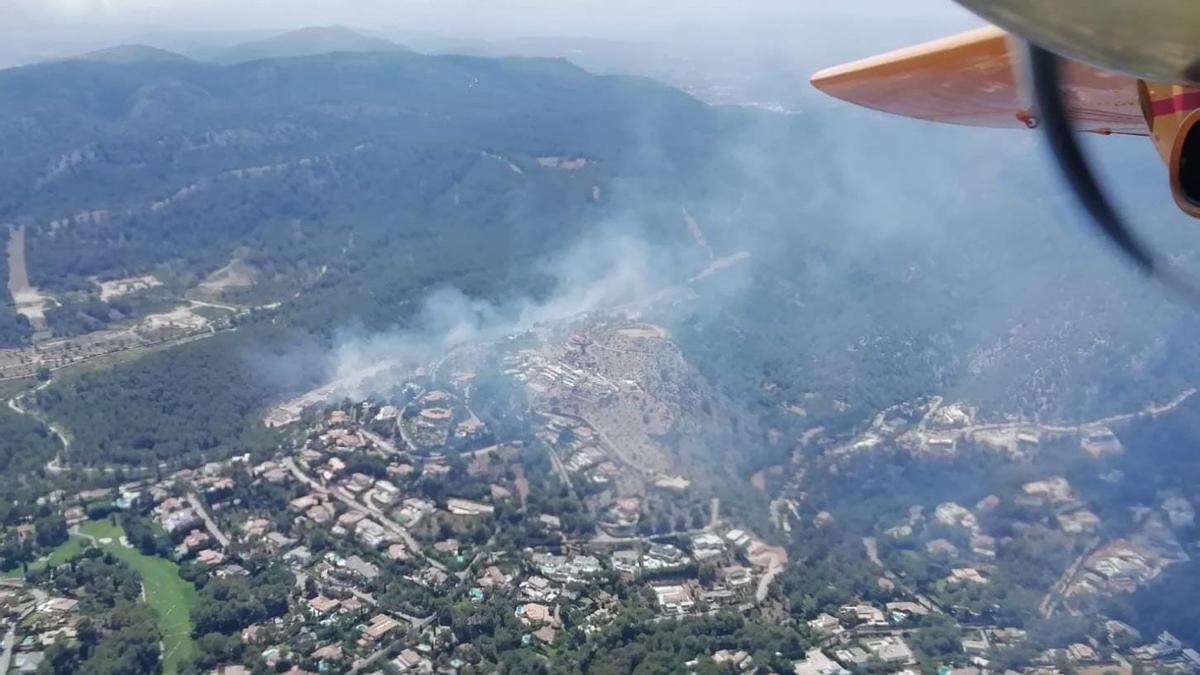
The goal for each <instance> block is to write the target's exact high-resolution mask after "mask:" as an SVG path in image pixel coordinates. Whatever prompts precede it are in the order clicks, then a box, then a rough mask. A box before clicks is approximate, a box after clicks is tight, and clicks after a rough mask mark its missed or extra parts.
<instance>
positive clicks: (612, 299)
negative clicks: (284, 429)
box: [329, 225, 682, 395]
mask: <svg viewBox="0 0 1200 675" xmlns="http://www.w3.org/2000/svg"><path fill="white" fill-rule="evenodd" d="M614 229H616V230H620V231H616V232H614V231H613V230H614ZM664 259H667V257H666V256H661V255H657V254H656V253H655V247H654V246H653V245H651V244H650V243H648V242H647V241H645V240H644V239H642V238H640V237H638V236H637V235H636V234H634V233H633V232H631V231H629V228H622V227H621V226H619V225H617V226H610V227H601V228H598V230H597V231H594V232H592V233H590V234H588V235H585V236H584V238H583V239H581V240H580V241H579V242H577V243H576V244H574V245H573V246H571V247H570V248H569V249H568V250H566V251H565V252H563V253H561V254H559V255H556V256H554V257H553V258H552V259H550V260H548V261H546V262H545V263H544V264H543V265H542V266H541V267H542V269H541V270H540V271H542V272H543V273H544V274H545V275H546V276H548V277H550V278H551V279H552V280H553V290H552V292H551V293H550V295H549V297H547V298H545V299H542V300H535V299H533V298H530V297H515V298H512V299H510V300H508V301H503V302H489V301H487V300H481V299H478V298H472V297H469V296H467V295H466V294H464V293H463V292H462V291H461V290H459V289H456V288H453V287H442V288H438V289H436V290H434V291H432V292H431V293H430V294H429V295H428V296H427V297H426V298H425V299H424V301H423V302H422V306H421V309H420V311H419V312H418V313H417V315H416V316H415V318H414V319H413V320H412V321H411V322H410V323H409V324H408V325H406V326H404V327H397V328H395V329H392V330H388V331H384V332H381V333H364V332H363V331H362V330H353V331H348V332H345V333H343V334H341V335H339V336H337V339H336V346H335V347H334V348H333V350H332V352H331V355H330V358H329V361H330V363H331V369H332V371H333V373H334V379H335V380H337V381H343V382H355V379H356V375H357V374H361V373H364V372H370V371H371V369H372V368H373V367H374V366H377V365H378V364H380V363H425V362H428V361H430V360H433V359H436V358H437V357H438V356H440V355H442V354H444V353H446V352H447V351H449V350H451V349H453V348H454V347H457V346H460V345H464V344H468V343H479V342H489V341H494V340H499V339H503V338H504V337H505V336H508V335H513V334H517V333H522V332H525V331H527V330H530V329H533V328H537V327H539V326H544V325H547V324H554V323H559V322H563V321H569V320H571V319H574V318H577V317H582V316H584V315H587V314H591V313H593V312H597V311H602V310H605V309H609V308H613V307H617V306H619V305H622V304H625V303H629V302H634V301H637V300H640V299H643V298H645V297H647V296H648V295H650V294H652V293H653V292H654V291H655V290H658V289H660V288H663V287H665V286H668V285H670V284H671V283H674V282H676V281H677V280H678V279H679V275H680V274H681V273H682V270H677V269H673V268H672V266H671V265H658V264H656V263H657V262H659V261H662V260H664ZM353 393H354V394H355V395H366V394H370V393H372V392H370V391H363V390H362V389H361V388H359V389H355V390H354V392H353Z"/></svg>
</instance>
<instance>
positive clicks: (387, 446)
mask: <svg viewBox="0 0 1200 675" xmlns="http://www.w3.org/2000/svg"><path fill="white" fill-rule="evenodd" d="M358 433H360V434H362V435H363V436H364V437H365V438H366V439H367V440H369V441H371V442H372V443H374V444H375V445H378V446H379V447H380V448H381V449H382V450H383V451H384V452H386V453H388V454H389V455H398V454H400V451H399V450H397V449H396V446H395V445H393V444H392V442H391V441H388V440H386V439H384V437H383V436H380V435H379V434H377V433H375V432H374V431H369V430H367V429H364V428H362V427H359V429H358Z"/></svg>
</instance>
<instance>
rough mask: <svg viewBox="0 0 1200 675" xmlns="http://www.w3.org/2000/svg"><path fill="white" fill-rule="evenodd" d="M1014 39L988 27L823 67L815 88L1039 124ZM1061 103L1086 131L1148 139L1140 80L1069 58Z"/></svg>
mask: <svg viewBox="0 0 1200 675" xmlns="http://www.w3.org/2000/svg"><path fill="white" fill-rule="evenodd" d="M1020 70H1021V60H1020V58H1019V57H1018V56H1017V53H1016V52H1015V51H1014V49H1013V44H1012V40H1011V38H1010V36H1009V35H1008V34H1007V33H1005V32H1004V31H1002V30H1000V29H999V28H994V27H989V28H983V29H980V30H976V31H971V32H969V33H964V34H962V35H958V36H955V37H951V38H946V39H944V40H937V41H935V42H930V43H926V44H923V45H918V46H916V47H910V48H908V49H902V50H899V51H895V52H891V53H889V54H884V55H881V56H876V57H872V58H869V59H864V60H862V61H856V62H854V63H849V64H846V65H843V66H837V67H835V68H829V69H827V70H823V71H821V72H819V73H817V74H816V75H814V76H813V78H812V83H813V85H814V86H816V87H817V89H820V90H821V91H823V92H825V93H826V94H829V95H830V96H834V97H836V98H840V99H842V100H844V101H848V102H850V103H855V104H857V105H860V106H864V107H867V108H872V109H875V110H880V111H883V112H888V113H894V114H897V115H903V116H905V117H913V118H916V119H922V120H930V121H934V122H945V123H949V124H965V125H970V126H981V127H1018V128H1019V127H1027V126H1033V125H1035V124H1036V120H1035V119H1034V118H1033V115H1032V113H1031V111H1030V99H1029V97H1028V95H1027V94H1026V92H1025V89H1024V88H1023V87H1021V86H1020V80H1021V78H1020V77H1019V72H1020ZM1063 75H1064V77H1063V80H1064V82H1065V83H1066V89H1065V91H1064V95H1065V97H1064V100H1065V101H1066V102H1067V104H1068V108H1069V110H1070V114H1071V119H1072V120H1073V121H1074V122H1075V124H1076V126H1077V127H1078V128H1079V129H1080V130H1083V131H1093V132H1096V133H1103V134H1109V133H1116V134H1134V135H1139V136H1148V135H1149V132H1148V130H1147V125H1146V116H1145V114H1144V113H1143V110H1142V105H1141V102H1140V101H1141V97H1140V96H1139V95H1138V81H1137V80H1136V79H1135V78H1132V77H1128V76H1125V75H1121V74H1118V73H1113V72H1109V71H1105V70H1100V69H1097V68H1093V67H1091V66H1088V65H1084V64H1082V63H1077V62H1074V61H1071V62H1069V63H1068V66H1067V69H1066V71H1065V72H1064V74H1063Z"/></svg>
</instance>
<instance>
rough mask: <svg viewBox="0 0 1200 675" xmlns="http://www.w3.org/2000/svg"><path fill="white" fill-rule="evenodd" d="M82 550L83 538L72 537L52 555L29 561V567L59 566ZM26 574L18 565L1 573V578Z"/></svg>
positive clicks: (51, 553) (38, 568) (14, 577)
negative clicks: (43, 558)
mask: <svg viewBox="0 0 1200 675" xmlns="http://www.w3.org/2000/svg"><path fill="white" fill-rule="evenodd" d="M82 551H83V539H80V538H79V537H71V538H69V539H67V540H66V541H64V542H63V543H61V544H59V545H58V548H56V549H54V550H53V551H51V552H50V555H48V556H46V559H45V560H34V561H33V562H31V563H29V569H31V570H40V569H42V568H43V567H58V566H59V565H61V564H63V563H65V562H67V561H68V560H70V559H71V558H73V557H75V556H76V555H78V554H79V553H81V552H82ZM24 574H25V573H24V572H23V571H22V570H21V568H20V567H17V568H14V569H11V570H9V571H7V572H5V573H4V574H2V575H0V578H4V579H20V578H22V577H23V576H24Z"/></svg>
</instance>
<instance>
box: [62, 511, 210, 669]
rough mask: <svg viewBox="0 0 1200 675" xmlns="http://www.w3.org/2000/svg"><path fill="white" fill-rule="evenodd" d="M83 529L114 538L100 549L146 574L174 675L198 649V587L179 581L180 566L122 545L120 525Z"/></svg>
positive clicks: (96, 523) (168, 666)
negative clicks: (194, 614) (194, 622)
mask: <svg viewBox="0 0 1200 675" xmlns="http://www.w3.org/2000/svg"><path fill="white" fill-rule="evenodd" d="M79 530H80V532H82V533H83V534H87V535H91V536H93V537H96V538H97V539H105V538H107V539H112V543H110V544H101V545H100V547H101V548H102V549H104V550H105V551H108V552H110V553H112V554H113V556H114V557H116V558H118V559H120V560H122V561H124V562H126V563H128V564H129V566H130V567H132V568H134V569H135V570H137V572H138V574H141V575H142V584H143V585H144V586H145V589H146V602H147V604H149V605H150V606H151V607H152V608H154V610H155V611H156V612H158V630H159V632H161V633H162V638H163V673H165V674H166V675H174V673H176V672H178V670H179V665H180V664H181V663H183V662H184V661H186V660H187V659H188V658H189V657H191V655H192V652H193V649H194V645H193V644H192V609H193V608H195V607H196V604H197V603H198V601H199V595H198V594H197V593H196V587H195V586H193V585H192V584H190V583H188V582H186V581H184V580H183V579H181V578H179V566H178V565H176V564H175V563H174V562H171V561H170V560H166V559H165V558H159V557H158V556H148V555H144V554H142V552H140V551H138V550H137V549H132V548H125V547H124V546H121V544H120V539H121V537H122V536H124V535H125V532H124V530H122V529H121V527H120V526H119V525H113V524H112V523H110V522H108V521H107V520H93V521H88V522H86V523H84V524H83V525H81V526H80V527H79Z"/></svg>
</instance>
